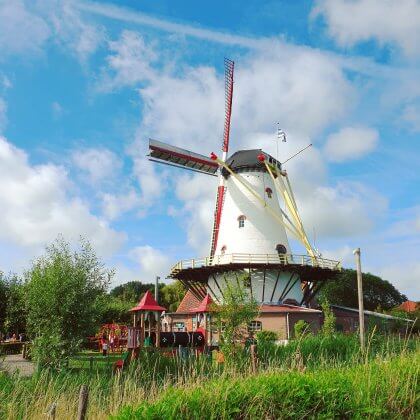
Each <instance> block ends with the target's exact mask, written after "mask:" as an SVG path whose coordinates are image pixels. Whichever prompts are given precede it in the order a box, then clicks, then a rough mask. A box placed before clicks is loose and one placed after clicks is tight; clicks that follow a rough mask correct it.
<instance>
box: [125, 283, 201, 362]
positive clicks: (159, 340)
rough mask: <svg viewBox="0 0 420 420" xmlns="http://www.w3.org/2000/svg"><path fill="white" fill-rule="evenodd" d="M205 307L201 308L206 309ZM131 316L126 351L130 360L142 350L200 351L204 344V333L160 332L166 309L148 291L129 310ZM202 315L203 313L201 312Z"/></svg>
mask: <svg viewBox="0 0 420 420" xmlns="http://www.w3.org/2000/svg"><path fill="white" fill-rule="evenodd" d="M206 307H207V306H203V309H206ZM130 311H131V312H132V314H133V325H132V326H130V327H128V328H127V350H128V351H129V352H130V353H131V358H132V359H133V358H136V357H138V354H139V351H140V349H142V348H156V349H158V348H163V349H168V348H173V349H174V350H176V349H179V347H182V348H184V347H194V348H199V349H200V351H202V349H203V348H204V345H205V344H206V338H205V337H206V333H205V331H203V330H201V331H195V332H169V331H166V332H162V323H161V316H162V314H163V312H164V311H166V309H165V308H164V307H163V306H160V305H159V304H158V303H157V302H156V300H155V298H154V297H153V295H152V293H151V292H150V291H147V292H146V293H145V294H144V296H143V297H142V298H141V299H140V302H139V303H138V304H137V305H136V306H135V307H133V308H132V309H130ZM202 314H203V315H205V313H204V312H203V311H202Z"/></svg>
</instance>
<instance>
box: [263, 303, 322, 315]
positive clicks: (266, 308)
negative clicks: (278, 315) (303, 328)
mask: <svg viewBox="0 0 420 420" xmlns="http://www.w3.org/2000/svg"><path fill="white" fill-rule="evenodd" d="M260 312H261V313H273V312H284V313H287V312H300V313H302V312H305V313H322V312H321V311H319V310H317V309H309V308H304V307H303V306H294V305H285V304H283V305H261V306H260Z"/></svg>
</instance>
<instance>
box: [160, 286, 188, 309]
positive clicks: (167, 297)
mask: <svg viewBox="0 0 420 420" xmlns="http://www.w3.org/2000/svg"><path fill="white" fill-rule="evenodd" d="M159 293H160V299H159V303H160V304H161V305H162V306H164V307H165V308H166V309H168V311H169V312H175V311H176V310H177V308H178V306H179V304H180V303H181V301H182V299H183V297H184V296H185V293H187V289H186V288H185V287H184V286H183V285H182V283H181V282H180V281H178V280H176V281H174V282H172V283H169V284H165V285H164V286H163V287H162V288H161V289H160V291H159Z"/></svg>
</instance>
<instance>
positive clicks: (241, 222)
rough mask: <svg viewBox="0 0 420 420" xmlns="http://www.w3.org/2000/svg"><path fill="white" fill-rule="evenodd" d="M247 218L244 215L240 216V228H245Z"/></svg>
mask: <svg viewBox="0 0 420 420" xmlns="http://www.w3.org/2000/svg"><path fill="white" fill-rule="evenodd" d="M245 219H246V217H245V216H243V215H242V216H239V217H238V226H239V227H240V228H243V227H244V226H245Z"/></svg>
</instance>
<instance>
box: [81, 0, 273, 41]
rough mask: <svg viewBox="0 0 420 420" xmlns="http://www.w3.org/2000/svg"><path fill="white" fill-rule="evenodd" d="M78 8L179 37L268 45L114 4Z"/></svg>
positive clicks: (82, 5)
mask: <svg viewBox="0 0 420 420" xmlns="http://www.w3.org/2000/svg"><path fill="white" fill-rule="evenodd" d="M77 7H78V8H79V9H80V10H83V11H85V12H90V13H92V14H95V15H99V16H104V17H107V18H111V19H115V20H120V21H122V22H129V23H134V24H138V25H142V26H150V27H152V28H156V29H159V30H161V31H165V32H170V33H173V34H177V35H183V36H191V37H194V38H198V39H204V40H208V41H213V42H218V43H222V44H228V45H239V46H243V47H251V48H254V47H258V48H262V47H263V46H266V44H267V42H266V40H264V39H263V40H262V41H260V40H258V39H255V38H248V37H245V36H238V35H232V34H230V33H226V32H222V31H217V30H211V29H205V28H200V27H194V26H192V25H183V24H180V23H173V22H169V21H167V20H163V19H158V18H154V17H152V16H149V15H147V14H145V13H141V12H138V11H134V10H131V9H128V8H125V7H119V6H115V5H112V4H103V3H101V4H100V3H94V2H88V1H84V2H80V3H78V4H77Z"/></svg>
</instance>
